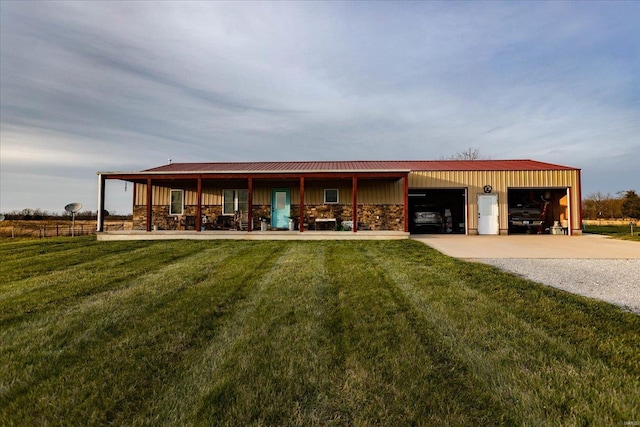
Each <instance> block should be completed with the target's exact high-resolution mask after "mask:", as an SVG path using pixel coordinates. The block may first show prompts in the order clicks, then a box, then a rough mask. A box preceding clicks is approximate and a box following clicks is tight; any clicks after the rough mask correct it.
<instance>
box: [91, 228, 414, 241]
mask: <svg viewBox="0 0 640 427" xmlns="http://www.w3.org/2000/svg"><path fill="white" fill-rule="evenodd" d="M96 236H97V239H98V240H99V241H115V240H401V239H408V238H409V233H405V232H403V231H368V230H367V231H358V232H357V233H354V232H351V231H304V232H302V233H301V232H299V231H252V232H247V231H201V232H196V231H176V230H158V231H149V232H147V231H142V230H124V231H123V230H119V231H105V232H102V233H97V234H96Z"/></svg>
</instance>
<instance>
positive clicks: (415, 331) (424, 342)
mask: <svg viewBox="0 0 640 427" xmlns="http://www.w3.org/2000/svg"><path fill="white" fill-rule="evenodd" d="M371 245H372V243H369V242H368V243H364V244H362V243H353V244H352V245H351V248H349V249H348V250H345V248H344V245H339V248H340V250H336V251H335V252H334V253H333V254H332V258H331V260H330V265H331V266H332V270H331V274H330V277H331V278H332V280H334V281H335V283H336V284H339V286H340V292H339V295H340V301H341V304H340V311H341V315H342V318H343V331H344V339H343V341H344V348H345V354H346V355H347V359H346V361H345V365H346V367H345V369H346V379H345V382H344V384H343V385H342V387H341V392H342V393H343V395H346V397H347V398H346V399H345V408H344V413H346V414H349V417H350V418H349V420H348V421H349V423H350V424H351V423H353V424H355V425H379V424H389V425H399V424H412V423H425V424H427V425H441V424H448V423H452V424H454V425H465V424H467V423H471V424H473V423H479V424H487V423H493V422H495V423H500V422H505V421H508V420H510V414H509V413H508V412H505V411H504V408H501V407H500V406H499V405H497V404H496V402H495V401H493V399H492V397H491V393H490V390H487V389H483V388H482V384H481V383H480V382H479V381H477V379H476V378H474V377H473V374H472V373H471V372H469V370H468V369H467V366H466V365H465V363H464V362H463V361H462V360H460V359H458V358H457V357H456V355H455V353H454V352H449V351H448V349H447V348H446V346H443V342H442V337H440V336H438V335H437V334H436V333H434V329H435V327H434V325H433V324H430V323H429V322H425V321H424V319H422V318H420V317H419V316H417V315H416V313H415V311H416V307H415V306H412V305H411V303H410V301H408V300H407V299H405V298H402V297H401V295H400V294H399V292H398V290H397V288H396V284H395V283H393V282H392V281H390V280H389V277H388V276H387V275H386V274H385V271H384V269H383V268H381V267H379V266H381V265H382V264H383V261H384V260H385V259H386V258H389V257H393V252H392V251H391V253H383V254H379V256H378V255H376V254H373V253H371V252H370V250H369V249H370V247H371ZM393 261H394V258H389V262H390V263H393Z"/></svg>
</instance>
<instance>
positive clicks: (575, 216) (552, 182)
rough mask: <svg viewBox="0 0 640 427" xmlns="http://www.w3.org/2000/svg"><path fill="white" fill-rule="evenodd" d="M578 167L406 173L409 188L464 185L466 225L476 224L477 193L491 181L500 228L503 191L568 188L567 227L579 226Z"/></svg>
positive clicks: (505, 221) (504, 219) (503, 225)
mask: <svg viewBox="0 0 640 427" xmlns="http://www.w3.org/2000/svg"><path fill="white" fill-rule="evenodd" d="M578 173H579V171H578V170H553V171H419V172H411V173H410V174H409V188H467V189H468V193H467V196H468V202H467V204H468V219H469V229H470V230H472V231H473V230H477V228H478V202H477V200H478V194H483V193H484V190H483V187H484V186H485V185H491V186H492V188H493V192H494V193H497V194H498V208H499V215H500V218H499V221H500V229H502V230H507V229H508V226H509V224H508V221H509V219H508V209H509V207H508V203H507V191H508V190H509V189H511V188H571V206H570V217H571V228H572V229H573V230H579V225H578V224H580V218H579V215H580V209H579V206H580V203H581V201H580V200H579V191H577V187H578Z"/></svg>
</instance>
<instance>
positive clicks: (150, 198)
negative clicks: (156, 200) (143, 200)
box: [147, 177, 153, 232]
mask: <svg viewBox="0 0 640 427" xmlns="http://www.w3.org/2000/svg"><path fill="white" fill-rule="evenodd" d="M151 205H153V191H152V188H151V177H149V178H147V232H149V231H151Z"/></svg>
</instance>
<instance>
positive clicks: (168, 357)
mask: <svg viewBox="0 0 640 427" xmlns="http://www.w3.org/2000/svg"><path fill="white" fill-rule="evenodd" d="M234 246H237V245H234ZM259 246H265V245H249V246H248V247H246V248H237V247H236V248H233V247H232V248H225V247H217V248H215V249H209V250H205V251H203V252H201V253H199V254H197V255H194V256H193V257H192V258H190V259H188V260H183V262H181V263H180V264H178V265H174V266H169V267H165V268H164V269H161V271H158V272H155V273H151V274H149V275H148V277H143V278H142V279H141V280H140V283H139V284H138V285H136V286H134V287H131V288H130V289H128V290H127V291H126V292H116V293H114V294H113V295H110V296H109V297H108V298H107V299H108V301H104V302H96V301H93V304H90V305H91V307H88V308H87V309H85V310H80V311H79V312H78V313H76V316H72V317H73V318H72V319H69V320H68V321H69V324H68V325H66V326H67V327H66V328H65V327H64V326H63V327H62V328H61V329H62V330H61V331H60V332H58V333H56V338H55V340H54V342H53V343H50V344H49V345H47V346H46V347H47V348H52V347H53V348H56V349H57V350H58V351H57V352H55V353H54V358H53V359H51V358H47V356H48V354H40V355H33V357H34V359H35V360H40V361H41V366H40V368H41V369H40V371H39V373H40V374H41V377H40V378H38V377H36V376H35V375H34V376H33V377H32V378H31V379H32V382H33V384H26V386H25V387H21V389H20V390H17V392H16V391H15V390H14V393H11V392H10V393H9V395H8V396H5V397H6V398H7V400H9V401H10V403H9V406H8V407H7V408H5V409H6V411H7V413H17V414H19V415H20V417H21V422H27V423H31V422H33V421H36V419H34V418H32V415H31V414H32V413H33V412H32V411H33V410H34V408H33V407H31V408H29V406H30V405H26V404H25V402H30V401H31V400H32V399H33V396H34V395H38V396H41V398H40V400H39V402H42V405H40V404H38V405H36V408H35V414H37V413H47V412H49V413H50V414H51V411H52V409H51V408H48V404H49V403H50V402H52V401H55V402H57V403H58V405H60V404H61V405H62V406H59V411H60V412H59V413H57V412H55V411H54V413H53V414H52V415H53V416H54V417H58V416H60V417H62V418H65V419H67V420H75V421H74V422H72V423H84V422H89V423H104V422H116V423H117V424H120V423H123V422H125V421H127V420H125V419H121V420H120V421H119V422H118V421H117V420H118V419H119V415H121V414H123V413H131V412H136V411H138V410H140V409H143V408H144V405H145V404H146V402H147V401H148V399H147V397H148V396H149V395H152V394H156V393H158V390H157V389H160V388H162V387H164V386H165V385H166V383H167V381H169V380H170V379H171V377H172V376H173V375H176V374H178V373H176V372H175V370H174V366H175V364H176V363H177V362H179V360H180V359H181V358H183V357H185V356H186V354H187V353H188V352H189V351H191V349H193V348H197V347H199V346H200V345H202V343H203V342H206V341H207V340H208V337H210V335H211V331H212V330H213V329H215V328H216V327H217V319H219V318H220V317H221V316H224V315H225V313H227V312H228V311H229V310H230V309H232V308H233V305H234V304H235V303H236V302H237V301H238V300H239V299H241V298H244V292H243V291H242V289H244V288H246V287H247V286H249V287H250V286H251V282H252V280H251V279H250V276H252V274H253V273H252V272H253V270H252V269H250V268H247V267H248V266H247V264H246V258H243V257H238V256H236V257H233V256H232V257H231V258H229V255H234V252H235V255H237V251H238V250H241V249H242V250H243V253H244V254H245V255H247V256H248V257H249V258H250V259H252V260H254V261H255V260H256V258H258V259H259V258H260V257H264V258H265V259H268V258H269V257H271V256H273V253H274V250H273V248H271V249H265V248H264V247H262V248H261V247H259ZM276 251H277V248H276ZM225 252H226V256H217V257H216V255H218V254H222V253H225ZM159 279H163V280H159ZM81 320H84V324H85V325H87V326H89V325H90V326H89V327H88V328H87V327H85V330H82V328H80V329H79V328H78V325H77V322H78V321H81ZM3 353H4V351H3ZM105 354H108V357H106V358H105V357H104V356H105ZM29 356H31V354H28V355H27V354H24V355H23V357H29ZM47 359H48V360H47ZM87 361H89V363H83V362H87ZM11 382H12V383H13V384H16V383H17V384H20V382H19V381H16V380H15V379H14V380H13V381H11ZM67 382H68V383H70V384H74V386H72V387H69V388H65V387H62V388H61V387H60V384H61V383H67ZM96 393H97V396H96ZM2 400H4V399H2ZM22 408H24V410H22ZM21 411H22V412H21ZM87 414H91V418H90V419H86V416H87ZM127 418H128V417H127ZM54 419H56V418H54Z"/></svg>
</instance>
